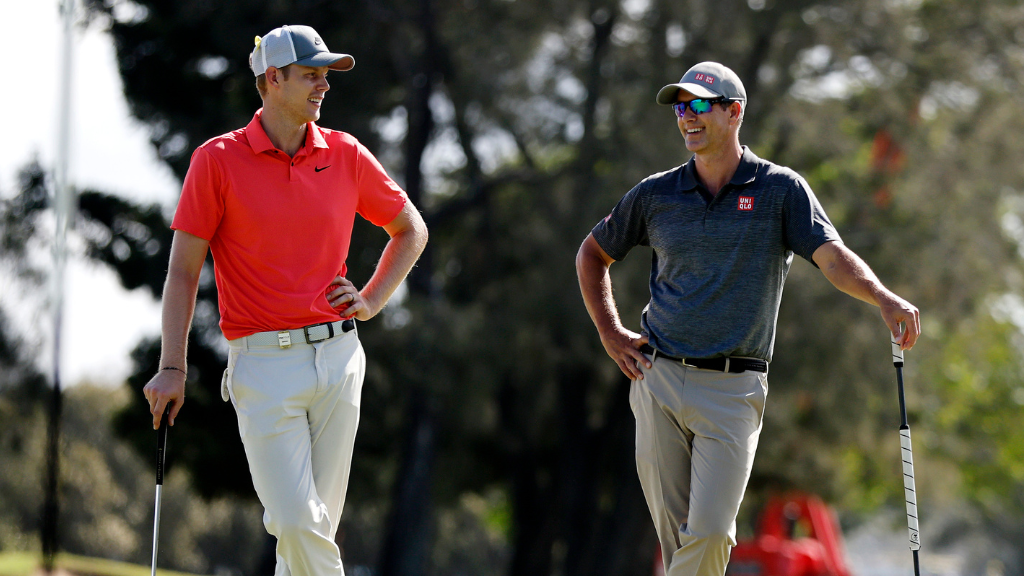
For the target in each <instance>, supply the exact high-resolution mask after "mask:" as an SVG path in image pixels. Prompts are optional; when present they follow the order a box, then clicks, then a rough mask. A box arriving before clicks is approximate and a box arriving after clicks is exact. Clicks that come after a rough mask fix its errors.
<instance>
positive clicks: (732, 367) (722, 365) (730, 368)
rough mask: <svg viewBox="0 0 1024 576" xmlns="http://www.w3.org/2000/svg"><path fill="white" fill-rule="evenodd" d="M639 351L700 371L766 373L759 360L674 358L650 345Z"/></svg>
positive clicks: (766, 368) (766, 369)
mask: <svg viewBox="0 0 1024 576" xmlns="http://www.w3.org/2000/svg"><path fill="white" fill-rule="evenodd" d="M640 351H641V352H643V353H644V354H654V356H655V358H664V359H666V360H671V361H673V362H681V363H683V364H685V365H687V366H693V367H694V368H700V369H701V370H714V371H716V372H730V373H732V374H739V373H740V372H745V371H747V370H753V371H754V372H767V371H768V363H767V362H765V361H764V360H761V359H760V358H737V357H729V358H676V357H675V356H669V355H668V354H662V353H661V352H658V351H657V350H655V349H654V347H653V346H651V345H650V344H644V345H643V346H640Z"/></svg>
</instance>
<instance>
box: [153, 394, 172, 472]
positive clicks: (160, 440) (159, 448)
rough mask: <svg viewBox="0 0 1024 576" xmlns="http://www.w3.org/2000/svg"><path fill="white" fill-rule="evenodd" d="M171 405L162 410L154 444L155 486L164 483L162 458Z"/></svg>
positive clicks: (164, 450) (165, 444)
mask: <svg viewBox="0 0 1024 576" xmlns="http://www.w3.org/2000/svg"><path fill="white" fill-rule="evenodd" d="M170 414H171V405H170V404H168V405H167V407H166V408H164V415H163V417H162V418H160V430H159V432H157V434H158V437H157V443H156V485H157V486H162V485H163V483H164V456H165V453H166V450H167V420H169V419H170Z"/></svg>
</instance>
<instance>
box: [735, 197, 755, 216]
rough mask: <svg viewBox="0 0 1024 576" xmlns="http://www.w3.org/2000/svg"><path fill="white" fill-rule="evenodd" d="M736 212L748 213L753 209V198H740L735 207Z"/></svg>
mask: <svg viewBox="0 0 1024 576" xmlns="http://www.w3.org/2000/svg"><path fill="white" fill-rule="evenodd" d="M736 209H737V210H742V211H744V212H750V211H751V210H753V209H754V197H753V196H740V201H739V204H738V205H737V206H736Z"/></svg>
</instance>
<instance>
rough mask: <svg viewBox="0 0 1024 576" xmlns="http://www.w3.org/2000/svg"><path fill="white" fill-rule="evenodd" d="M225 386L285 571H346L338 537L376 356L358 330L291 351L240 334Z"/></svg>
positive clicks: (312, 574) (280, 572)
mask: <svg viewBox="0 0 1024 576" xmlns="http://www.w3.org/2000/svg"><path fill="white" fill-rule="evenodd" d="M228 344H229V345H230V353H229V356H228V368H227V370H226V371H225V373H224V392H226V393H227V395H229V397H230V399H231V402H232V404H233V405H234V407H235V412H236V414H237V415H238V431H239V433H240V434H241V437H242V444H243V445H244V446H245V455H246V457H247V458H248V461H249V472H250V473H251V474H252V482H253V485H254V486H255V488H256V494H257V495H258V496H259V499H260V502H261V503H262V504H263V507H264V514H263V524H264V525H265V526H266V528H267V531H268V532H269V533H270V534H273V535H274V536H276V537H277V568H276V570H275V576H325V575H329V574H330V575H343V574H344V569H343V568H342V563H341V554H340V551H339V549H338V546H337V545H336V544H335V543H334V536H335V534H336V533H337V531H338V521H339V520H340V518H341V511H342V508H343V507H344V505H345V493H346V491H347V489H348V479H349V472H350V471H351V465H352V448H353V445H354V443H355V437H356V428H357V427H358V425H359V398H360V395H361V392H362V386H363V375H364V373H365V369H366V357H365V356H364V354H363V349H362V346H361V345H360V343H359V338H358V337H357V336H356V332H355V330H353V331H351V332H347V333H344V334H341V335H339V336H336V337H334V338H332V339H330V340H325V341H323V342H317V343H315V344H306V343H304V342H301V343H299V342H296V343H293V344H292V346H291V347H290V348H280V347H278V346H276V345H274V346H253V345H250V344H249V343H248V342H247V340H246V339H245V338H240V339H238V340H232V341H230V342H229V343H228Z"/></svg>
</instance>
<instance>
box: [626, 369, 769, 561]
mask: <svg viewBox="0 0 1024 576" xmlns="http://www.w3.org/2000/svg"><path fill="white" fill-rule="evenodd" d="M640 368H641V370H642V372H643V374H644V378H643V380H634V381H633V383H632V385H631V387H630V393H629V403H630V406H631V407H632V408H633V414H634V415H635V416H636V469H637V473H638V475H639V477H640V485H641V486H642V487H643V490H644V497H645V498H646V499H647V506H648V508H650V511H651V517H652V518H653V519H654V526H655V529H656V530H657V532H658V540H659V542H660V543H661V553H662V556H661V557H662V558H663V560H664V562H665V574H666V575H667V576H723V574H725V567H726V565H727V564H728V562H729V553H730V552H731V550H732V547H733V546H735V545H736V514H737V513H738V512H739V508H740V502H742V501H743V493H744V491H745V490H746V486H747V480H749V479H750V471H751V468H752V466H753V464H754V452H755V451H756V450H757V439H758V436H759V435H760V433H761V418H762V416H763V414H764V405H765V399H766V397H767V394H768V378H767V375H766V374H764V373H761V372H753V371H746V372H741V373H739V374H730V373H722V372H714V371H710V370H700V369H697V368H691V367H687V366H684V365H683V364H682V363H680V362H677V361H672V360H666V359H664V358H657V357H656V359H655V360H654V362H653V366H652V367H651V368H649V369H648V368H644V367H643V366H642V365H641V366H640Z"/></svg>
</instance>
